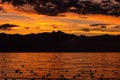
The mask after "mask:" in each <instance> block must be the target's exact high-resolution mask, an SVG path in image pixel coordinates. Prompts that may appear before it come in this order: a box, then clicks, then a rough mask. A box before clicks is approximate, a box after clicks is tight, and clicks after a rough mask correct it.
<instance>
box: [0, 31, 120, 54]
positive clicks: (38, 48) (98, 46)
mask: <svg viewBox="0 0 120 80" xmlns="http://www.w3.org/2000/svg"><path fill="white" fill-rule="evenodd" d="M0 52H120V35H116V36H113V35H101V36H84V35H81V36H76V35H73V34H66V33H64V32H61V31H58V32H55V31H53V32H51V33H38V34H27V35H20V34H5V33H1V34H0Z"/></svg>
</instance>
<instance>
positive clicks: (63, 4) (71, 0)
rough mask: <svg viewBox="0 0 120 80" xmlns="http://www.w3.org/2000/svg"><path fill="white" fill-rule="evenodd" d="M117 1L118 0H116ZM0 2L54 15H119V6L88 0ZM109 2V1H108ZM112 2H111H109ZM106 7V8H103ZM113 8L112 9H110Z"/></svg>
mask: <svg viewBox="0 0 120 80" xmlns="http://www.w3.org/2000/svg"><path fill="white" fill-rule="evenodd" d="M116 1H119V0H116ZM1 2H2V3H5V2H8V3H11V4H12V5H13V6H15V7H20V6H24V5H26V4H27V5H30V6H32V7H33V8H34V10H35V11H36V12H37V13H38V14H46V15H50V16H56V15H58V14H59V13H64V12H75V13H78V14H100V13H102V14H110V15H120V11H119V9H120V6H117V7H116V5H114V6H110V7H111V8H109V9H108V6H109V5H107V6H104V8H103V7H102V3H101V4H99V3H95V2H92V1H89V0H2V1H1ZM108 2H111V1H108ZM111 3H112V2H111ZM105 7H106V8H105ZM111 10H114V11H111Z"/></svg>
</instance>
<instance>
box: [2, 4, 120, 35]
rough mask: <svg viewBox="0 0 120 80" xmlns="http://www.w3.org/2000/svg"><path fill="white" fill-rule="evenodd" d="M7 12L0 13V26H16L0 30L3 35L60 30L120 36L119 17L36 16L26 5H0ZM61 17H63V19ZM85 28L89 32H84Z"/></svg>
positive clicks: (66, 14)
mask: <svg viewBox="0 0 120 80" xmlns="http://www.w3.org/2000/svg"><path fill="white" fill-rule="evenodd" d="M0 6H3V7H4V8H5V10H6V11H7V12H2V11H1V12H0V24H6V23H8V24H16V25H19V26H20V27H14V28H12V29H11V30H0V32H5V33H11V34H15V33H20V34H29V33H42V32H51V31H53V30H55V31H57V30H62V31H64V32H67V33H73V34H77V35H81V34H82V35H83V34H84V35H98V34H120V27H119V28H115V27H116V26H120V21H119V20H120V17H115V16H106V15H100V14H99V15H86V16H85V15H78V14H75V13H63V14H59V16H46V15H38V14H36V12H35V11H34V10H33V9H32V8H30V7H29V6H27V5H26V7H23V8H19V9H18V8H14V7H13V6H12V5H8V4H0ZM61 15H65V16H64V17H63V16H61ZM91 24H108V25H106V28H101V27H100V26H94V27H93V26H90V25H91ZM84 28H87V29H89V30H90V31H87V32H86V31H84V30H83V29H84Z"/></svg>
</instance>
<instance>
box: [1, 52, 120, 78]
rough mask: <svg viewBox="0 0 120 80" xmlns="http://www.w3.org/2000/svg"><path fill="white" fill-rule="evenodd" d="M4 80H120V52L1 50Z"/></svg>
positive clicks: (2, 76)
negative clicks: (20, 51) (27, 51)
mask: <svg viewBox="0 0 120 80" xmlns="http://www.w3.org/2000/svg"><path fill="white" fill-rule="evenodd" d="M0 80H120V54H119V53H0Z"/></svg>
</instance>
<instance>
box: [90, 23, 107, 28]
mask: <svg viewBox="0 0 120 80" xmlns="http://www.w3.org/2000/svg"><path fill="white" fill-rule="evenodd" d="M107 25H109V24H91V25H89V26H93V27H100V28H106V27H107Z"/></svg>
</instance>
